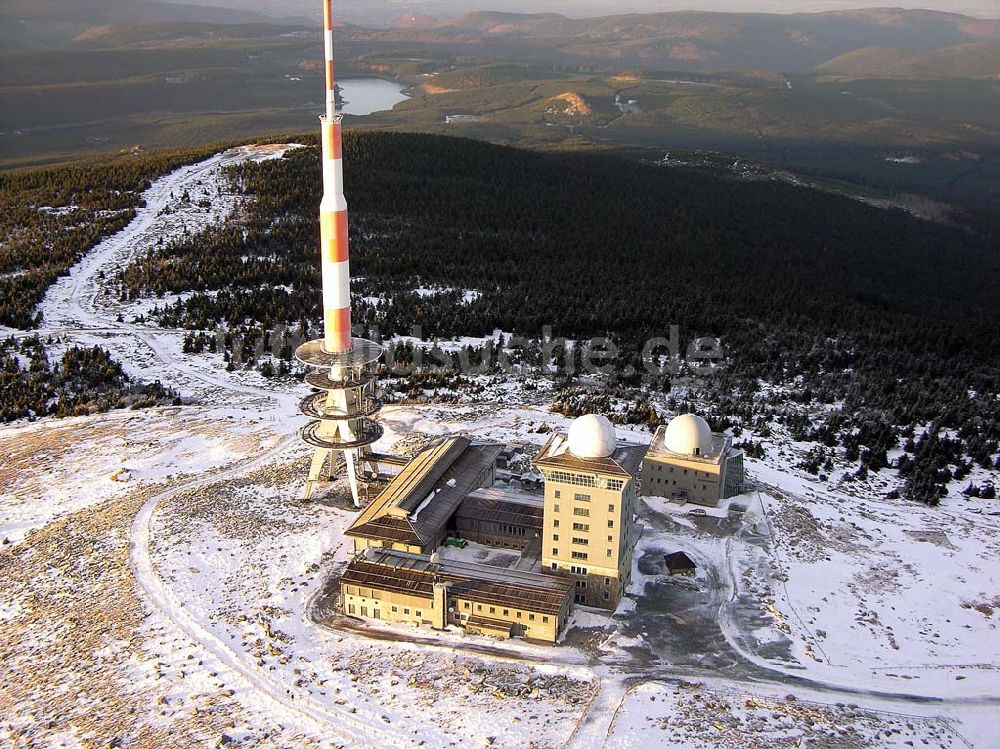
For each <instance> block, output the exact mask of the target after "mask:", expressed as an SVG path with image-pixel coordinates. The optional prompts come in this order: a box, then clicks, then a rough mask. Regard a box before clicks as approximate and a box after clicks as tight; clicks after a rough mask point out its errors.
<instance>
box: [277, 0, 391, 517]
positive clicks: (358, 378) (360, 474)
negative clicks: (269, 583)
mask: <svg viewBox="0 0 1000 749" xmlns="http://www.w3.org/2000/svg"><path fill="white" fill-rule="evenodd" d="M323 22H324V40H325V47H326V113H325V114H324V115H323V116H322V117H320V124H321V130H322V158H323V201H322V203H321V204H320V245H321V255H322V261H321V262H322V268H323V319H324V337H323V338H322V339H320V340H316V341H310V342H309V343H306V344H304V345H302V346H300V347H299V349H298V350H297V351H296V352H295V358H296V359H298V361H299V362H301V363H302V364H304V365H305V366H306V367H308V368H309V372H308V373H307V374H306V382H307V383H308V384H309V385H311V386H312V387H313V389H314V392H313V394H312V395H310V396H308V397H306V398H305V399H303V401H302V402H301V403H300V404H299V410H300V411H301V412H302V413H303V414H304V415H305V416H307V417H309V419H310V422H309V423H308V424H307V425H306V426H305V427H304V428H303V429H302V439H303V441H305V442H306V443H307V444H309V445H311V446H312V447H314V448H316V452H315V454H314V455H313V460H312V466H311V467H310V469H309V478H308V480H307V481H306V488H305V499H306V500H309V499H310V498H311V497H312V495H313V493H314V491H315V488H316V484H317V482H320V481H333V480H334V479H335V478H336V472H337V465H336V458H337V454H338V453H341V454H342V455H343V457H344V463H345V464H346V468H347V477H348V480H349V481H350V484H351V494H352V496H353V499H354V504H355V505H356V506H359V507H360V505H361V495H362V483H364V482H363V479H364V478H365V477H367V476H378V474H379V471H378V463H377V460H376V456H375V453H374V452H373V451H372V447H371V446H372V445H373V444H374V443H375V442H377V441H378V440H379V438H381V436H382V433H383V430H382V426H381V425H380V424H379V423H378V421H376V418H377V416H378V414H379V411H380V410H381V407H382V403H381V401H380V400H379V399H378V395H377V391H376V379H377V372H378V367H379V360H380V359H381V357H382V352H383V349H382V346H381V345H379V344H378V343H375V342H374V341H367V340H364V339H362V338H354V337H352V335H351V272H350V257H349V255H350V253H349V248H348V233H347V228H348V224H347V201H346V199H345V198H344V169H343V159H342V154H343V149H342V146H341V115H339V114H338V113H337V111H336V99H335V93H334V92H335V90H336V84H335V79H334V64H333V13H332V7H331V0H323ZM369 468H370V469H371V470H370V471H369V470H367V469H369Z"/></svg>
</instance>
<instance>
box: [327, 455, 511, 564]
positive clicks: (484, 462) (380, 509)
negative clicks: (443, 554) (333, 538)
mask: <svg viewBox="0 0 1000 749" xmlns="http://www.w3.org/2000/svg"><path fill="white" fill-rule="evenodd" d="M501 449H502V448H501V446H500V445H490V444H475V445H474V444H472V443H471V442H470V441H469V440H468V439H466V438H465V437H451V438H448V439H446V440H442V441H441V442H439V443H438V444H436V445H434V446H433V447H430V448H428V449H427V450H424V451H422V452H421V453H420V454H418V455H417V456H416V457H415V458H414V459H413V460H411V461H410V462H409V463H408V464H407V465H406V467H405V468H403V470H402V471H401V472H400V473H399V475H398V476H396V478H394V479H393V480H392V482H391V483H390V484H389V486H387V487H386V488H385V489H384V490H383V491H382V493H381V494H379V496H378V497H377V498H376V499H375V501H374V502H372V503H371V504H370V505H368V507H366V508H365V509H364V510H363V511H362V512H361V514H360V515H359V516H358V518H357V520H355V521H354V523H352V524H351V527H350V528H348V529H347V530H346V531H345V534H346V535H348V536H351V537H360V538H370V539H374V540H377V541H391V542H393V543H407V544H410V545H412V546H425V545H427V544H429V543H430V542H432V541H433V540H434V539H435V537H437V536H438V534H439V533H440V532H441V529H442V528H444V526H445V524H446V523H447V522H448V520H449V518H451V516H452V515H453V514H454V513H455V510H456V509H457V508H458V506H459V504H460V503H461V501H462V500H463V499H464V498H465V496H466V495H467V494H468V493H469V492H471V491H472V490H473V489H476V488H477V486H478V483H477V478H478V476H479V474H481V473H482V472H483V471H484V470H485V469H486V468H488V467H489V466H490V465H492V464H493V462H494V461H495V460H496V457H497V455H498V454H499V453H500V450H501ZM401 512H402V513H405V515H403V514H400V513H401Z"/></svg>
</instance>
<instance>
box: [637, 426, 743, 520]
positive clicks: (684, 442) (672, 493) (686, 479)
mask: <svg viewBox="0 0 1000 749" xmlns="http://www.w3.org/2000/svg"><path fill="white" fill-rule="evenodd" d="M743 491H744V473H743V453H742V452H741V451H739V450H737V449H735V448H734V447H733V439H732V437H729V436H727V435H725V434H713V433H712V430H711V428H710V427H709V426H708V422H707V421H705V420H704V419H703V418H701V417H700V416H696V415H695V414H683V415H681V416H678V417H677V418H675V419H674V420H673V421H671V422H670V423H669V424H667V425H666V426H661V427H660V428H659V429H657V430H656V434H654V435H653V441H652V443H651V444H650V446H649V450H648V451H647V452H646V456H645V458H644V460H643V464H642V493H643V495H644V496H647V497H666V498H667V499H670V500H672V501H675V502H680V503H684V502H691V503H693V504H699V505H706V506H708V507H715V506H717V505H718V504H719V502H720V501H721V500H723V499H728V498H729V497H734V496H736V495H737V494H742V493H743Z"/></svg>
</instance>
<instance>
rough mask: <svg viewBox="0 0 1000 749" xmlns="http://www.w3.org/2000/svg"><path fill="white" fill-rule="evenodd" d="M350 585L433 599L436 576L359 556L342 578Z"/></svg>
mask: <svg viewBox="0 0 1000 749" xmlns="http://www.w3.org/2000/svg"><path fill="white" fill-rule="evenodd" d="M340 580H341V582H342V583H347V584H348V585H361V586H364V587H366V588H378V589H379V590H389V591H392V592H394V593H407V594H409V595H414V596H419V597H421V598H427V599H429V600H433V598H434V576H433V575H430V574H428V573H426V572H419V571H414V570H405V569H399V568H393V567H386V566H385V565H384V564H374V563H372V562H368V561H365V560H364V559H363V558H360V557H359V558H358V559H355V560H354V561H352V562H351V563H350V564H349V565H347V570H346V571H345V572H344V576H343V577H342V578H341V579H340Z"/></svg>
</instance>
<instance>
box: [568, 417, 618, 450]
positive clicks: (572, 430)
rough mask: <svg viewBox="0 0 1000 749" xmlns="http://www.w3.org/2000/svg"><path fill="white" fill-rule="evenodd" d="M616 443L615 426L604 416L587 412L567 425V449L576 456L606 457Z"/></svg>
mask: <svg viewBox="0 0 1000 749" xmlns="http://www.w3.org/2000/svg"><path fill="white" fill-rule="evenodd" d="M617 443H618V440H617V437H616V436H615V426H614V424H612V423H611V422H610V421H609V420H608V419H607V417H605V416H599V415H597V414H587V415H586V416H581V417H579V418H578V419H576V420H574V421H573V423H572V424H571V425H570V427H569V451H570V452H571V453H573V455H575V456H576V457H578V458H606V457H608V456H609V455H611V453H613V452H614V451H615V446H616V445H617Z"/></svg>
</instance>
